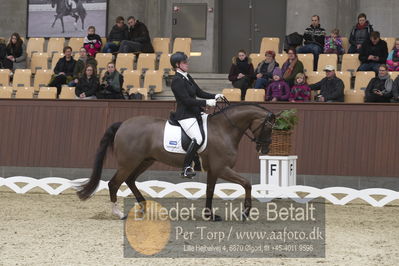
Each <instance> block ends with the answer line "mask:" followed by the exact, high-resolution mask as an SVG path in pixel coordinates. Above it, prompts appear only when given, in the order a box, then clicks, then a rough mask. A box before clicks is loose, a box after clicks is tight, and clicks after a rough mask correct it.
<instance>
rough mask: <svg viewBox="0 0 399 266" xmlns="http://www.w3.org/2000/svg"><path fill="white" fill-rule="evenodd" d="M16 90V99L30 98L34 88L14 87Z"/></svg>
mask: <svg viewBox="0 0 399 266" xmlns="http://www.w3.org/2000/svg"><path fill="white" fill-rule="evenodd" d="M14 89H16V90H17V92H16V93H15V98H16V99H32V98H33V93H34V89H33V87H21V88H14Z"/></svg>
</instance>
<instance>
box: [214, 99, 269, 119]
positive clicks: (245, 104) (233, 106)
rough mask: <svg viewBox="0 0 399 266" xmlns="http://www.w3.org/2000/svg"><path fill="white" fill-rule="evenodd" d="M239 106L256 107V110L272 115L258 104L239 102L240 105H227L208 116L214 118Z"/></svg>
mask: <svg viewBox="0 0 399 266" xmlns="http://www.w3.org/2000/svg"><path fill="white" fill-rule="evenodd" d="M239 106H255V107H258V108H260V109H263V110H265V111H266V112H270V113H273V112H272V111H270V110H269V109H267V108H266V107H263V106H261V105H259V104H257V103H246V102H241V103H234V104H229V105H227V106H225V107H223V108H221V109H220V110H218V111H216V112H214V113H213V114H210V115H209V116H215V115H218V114H221V113H224V112H225V111H227V110H230V109H233V108H235V107H239Z"/></svg>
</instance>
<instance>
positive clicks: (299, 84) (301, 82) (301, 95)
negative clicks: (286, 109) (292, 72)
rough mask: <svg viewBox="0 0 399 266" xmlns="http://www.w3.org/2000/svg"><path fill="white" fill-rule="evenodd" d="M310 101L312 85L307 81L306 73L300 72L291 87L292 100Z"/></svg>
mask: <svg viewBox="0 0 399 266" xmlns="http://www.w3.org/2000/svg"><path fill="white" fill-rule="evenodd" d="M308 101H310V87H309V85H308V83H307V82H306V77H305V74H303V73H298V74H297V75H296V76H295V84H294V86H292V88H291V95H290V102H308Z"/></svg>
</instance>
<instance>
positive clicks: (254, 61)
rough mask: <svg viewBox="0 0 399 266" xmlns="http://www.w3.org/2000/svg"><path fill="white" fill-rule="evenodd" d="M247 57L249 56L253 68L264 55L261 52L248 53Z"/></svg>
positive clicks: (263, 58)
mask: <svg viewBox="0 0 399 266" xmlns="http://www.w3.org/2000/svg"><path fill="white" fill-rule="evenodd" d="M249 58H251V61H252V65H253V66H254V70H255V69H256V67H257V66H258V65H259V63H260V62H262V61H263V60H265V56H264V55H261V54H250V55H249Z"/></svg>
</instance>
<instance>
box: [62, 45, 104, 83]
mask: <svg viewBox="0 0 399 266" xmlns="http://www.w3.org/2000/svg"><path fill="white" fill-rule="evenodd" d="M88 64H89V65H92V66H94V67H95V68H97V61H96V59H94V57H91V56H87V51H86V49H85V48H84V47H82V48H80V50H79V59H78V60H77V61H76V63H75V68H74V69H73V81H71V82H70V83H69V84H68V86H69V87H75V86H76V84H77V83H78V80H79V78H81V77H82V76H83V74H84V73H85V71H84V70H85V68H86V65H88Z"/></svg>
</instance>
